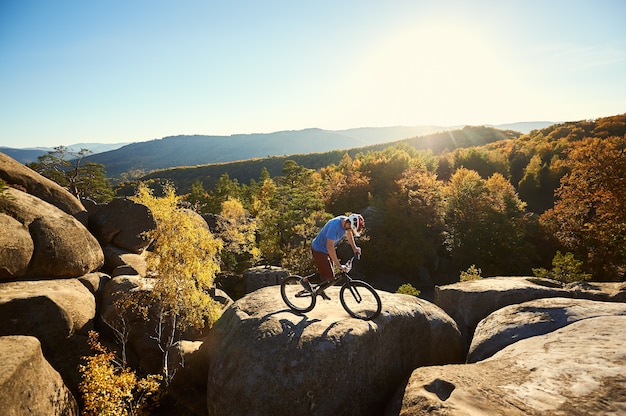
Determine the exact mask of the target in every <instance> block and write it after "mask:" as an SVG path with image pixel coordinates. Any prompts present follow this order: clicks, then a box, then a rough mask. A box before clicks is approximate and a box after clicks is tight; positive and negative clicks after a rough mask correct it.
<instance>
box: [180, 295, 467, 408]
mask: <svg viewBox="0 0 626 416" xmlns="http://www.w3.org/2000/svg"><path fill="white" fill-rule="evenodd" d="M326 292H327V293H328V294H329V295H330V296H331V297H332V298H333V300H332V301H326V302H319V303H318V305H317V306H316V307H315V309H313V310H312V311H311V312H309V313H307V314H304V315H301V314H295V313H293V312H292V311H290V310H289V309H286V308H284V307H281V306H282V305H283V302H282V299H281V298H280V291H279V290H278V288H277V287H268V288H264V289H260V290H258V291H256V292H253V293H251V294H249V295H247V296H246V297H244V298H242V299H240V300H239V301H237V302H235V304H234V305H233V306H231V307H230V308H229V309H228V310H226V312H225V313H224V315H223V316H222V318H220V320H219V321H218V322H217V323H216V324H215V326H214V328H213V330H212V331H211V332H210V334H209V336H208V337H207V338H206V339H205V342H204V344H203V346H202V347H201V348H200V349H199V350H198V351H199V352H198V353H200V354H203V356H204V358H205V360H206V362H207V365H206V367H207V369H208V383H207V392H208V394H207V397H208V400H207V406H208V413H209V415H242V414H246V415H270V414H271V415H293V414H299V415H313V414H318V415H331V414H341V415H370V414H371V415H378V414H381V412H382V410H383V409H384V407H385V405H386V403H387V401H388V399H389V397H390V396H391V395H392V394H393V392H394V391H395V389H396V387H397V386H398V385H399V384H401V383H402V381H403V380H404V379H405V378H406V377H407V376H408V375H409V374H410V372H411V371H412V369H414V368H415V367H419V366H424V365H434V364H437V363H450V362H460V361H461V360H463V356H462V342H461V337H460V333H459V331H458V329H457V328H456V325H455V324H454V322H453V321H452V320H451V319H450V318H449V317H448V316H447V315H446V314H445V313H443V311H442V310H441V309H439V308H438V307H436V306H435V305H433V304H431V303H429V302H426V301H423V300H420V299H418V298H416V297H413V296H408V295H394V294H390V293H387V292H379V293H380V295H381V298H382V302H383V311H382V314H381V315H380V316H379V317H378V318H376V319H375V320H374V321H361V320H357V319H352V318H350V316H349V315H348V314H347V312H346V311H345V310H344V309H343V308H342V307H341V304H340V302H339V296H338V295H339V288H337V287H333V288H330V289H328V290H327V291H326ZM190 371H191V370H190ZM181 376H182V377H184V378H187V377H186V376H185V374H184V372H181ZM268 377H269V379H268ZM192 378H193V379H198V378H199V377H198V375H195V376H194V377H192ZM233 399H234V400H233Z"/></svg>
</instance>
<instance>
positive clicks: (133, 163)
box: [0, 122, 554, 177]
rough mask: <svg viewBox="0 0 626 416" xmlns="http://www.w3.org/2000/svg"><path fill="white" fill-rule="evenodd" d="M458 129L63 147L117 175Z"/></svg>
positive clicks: (527, 127) (27, 157) (19, 153)
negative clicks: (82, 153)
mask: <svg viewBox="0 0 626 416" xmlns="http://www.w3.org/2000/svg"><path fill="white" fill-rule="evenodd" d="M551 124H554V123H551V122H522V123H512V124H505V125H498V126H493V127H496V128H498V129H502V130H515V131H519V132H521V133H527V132H529V131H531V130H533V129H537V128H543V127H546V126H549V125H551ZM462 127H463V126H458V127H450V126H448V127H443V126H434V125H424V126H395V127H360V128H353V129H346V130H322V129H315V128H312V129H305V130H295V131H280V132H275V133H258V134H236V135H232V136H207V135H192V136H184V135H181V136H170V137H165V138H162V139H155V140H150V141H145V142H136V143H115V144H104V143H77V144H73V145H70V146H67V147H68V148H69V149H70V150H71V151H74V152H78V151H79V150H81V149H88V150H90V151H92V152H93V154H92V155H90V156H88V157H87V158H86V160H88V161H92V162H96V163H101V164H103V165H104V166H105V169H106V172H107V175H108V176H109V177H118V176H119V175H120V174H121V173H124V172H129V171H133V170H135V171H137V170H139V171H145V172H151V171H154V170H161V169H167V168H171V167H176V166H196V165H206V164H211V163H224V162H233V161H238V160H249V159H256V158H267V157H272V156H284V155H296V154H307V153H324V152H329V151H333V150H345V149H353V148H359V147H363V146H370V145H376V144H384V143H390V142H394V141H398V140H402V139H408V138H416V137H420V136H424V135H428V134H433V133H437V132H442V131H448V130H455V129H460V128H462ZM51 150H53V148H45V147H41V148H30V149H16V148H8V147H2V148H0V151H1V152H2V153H5V154H7V155H8V156H11V157H12V158H14V159H15V160H17V161H19V162H21V163H24V164H28V163H30V162H36V161H37V157H39V156H42V155H45V154H46V153H47V152H48V151H51Z"/></svg>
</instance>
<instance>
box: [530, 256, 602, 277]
mask: <svg viewBox="0 0 626 416" xmlns="http://www.w3.org/2000/svg"><path fill="white" fill-rule="evenodd" d="M582 264H583V262H582V261H579V260H576V259H575V258H574V254H573V253H570V252H567V253H565V254H562V253H561V252H560V251H557V252H556V255H555V256H554V258H553V259H552V270H546V269H544V268H542V267H541V268H536V269H533V274H534V275H535V276H536V277H545V278H548V279H554V280H558V281H559V282H562V283H573V282H579V281H586V280H589V279H591V275H590V274H587V273H583V272H582V271H581V268H582Z"/></svg>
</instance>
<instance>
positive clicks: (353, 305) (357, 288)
mask: <svg viewBox="0 0 626 416" xmlns="http://www.w3.org/2000/svg"><path fill="white" fill-rule="evenodd" d="M353 260H354V257H353V258H351V259H350V260H348V261H347V262H346V264H345V266H346V269H345V271H340V272H338V273H336V274H335V276H334V277H333V278H332V279H331V280H329V281H326V282H322V283H319V284H315V283H312V282H311V278H313V277H314V276H315V275H316V274H317V273H313V274H310V275H308V276H306V278H308V279H309V282H310V283H311V286H312V288H313V291H312V292H308V291H306V290H303V287H302V285H301V284H300V282H301V281H302V279H304V278H303V277H301V276H298V275H291V276H288V277H286V278H284V279H283V281H282V282H281V284H280V294H281V296H282V298H283V300H284V301H285V303H286V304H287V306H289V308H291V309H292V310H294V311H296V312H309V311H311V310H313V308H314V307H315V303H316V299H317V296H322V298H324V299H325V300H329V299H330V298H329V297H328V296H327V295H326V293H325V292H324V290H326V289H327V288H329V287H331V286H334V285H335V284H337V283H339V282H341V281H343V285H342V286H341V289H340V290H339V299H340V300H341V305H342V306H343V308H344V309H345V310H346V312H348V313H349V314H350V316H352V317H354V318H357V319H362V320H364V321H369V320H372V319H375V318H376V317H378V315H380V312H381V309H382V302H381V300H380V296H379V295H378V293H376V290H374V288H373V287H372V286H370V285H369V284H368V283H366V282H364V281H362V280H355V279H353V278H351V277H350V275H348V272H350V270H352V262H353Z"/></svg>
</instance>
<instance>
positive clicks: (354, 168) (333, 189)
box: [320, 153, 370, 214]
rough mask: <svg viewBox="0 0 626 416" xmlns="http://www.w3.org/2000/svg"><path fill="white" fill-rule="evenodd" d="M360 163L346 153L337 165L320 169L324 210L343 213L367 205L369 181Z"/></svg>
mask: <svg viewBox="0 0 626 416" xmlns="http://www.w3.org/2000/svg"><path fill="white" fill-rule="evenodd" d="M360 165H361V161H360V159H358V158H357V159H354V160H353V159H352V158H351V157H350V155H348V154H347V153H346V154H344V156H343V158H342V160H341V162H340V163H339V165H330V166H327V167H324V168H322V169H320V176H321V179H322V199H323V200H324V205H325V207H326V208H325V209H326V211H328V212H331V213H338V214H343V213H345V212H348V211H354V210H356V209H359V208H361V207H366V206H367V205H368V203H369V196H370V192H369V183H370V181H369V178H368V177H366V176H365V175H364V174H363V172H361V170H360V169H359V167H360Z"/></svg>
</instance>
